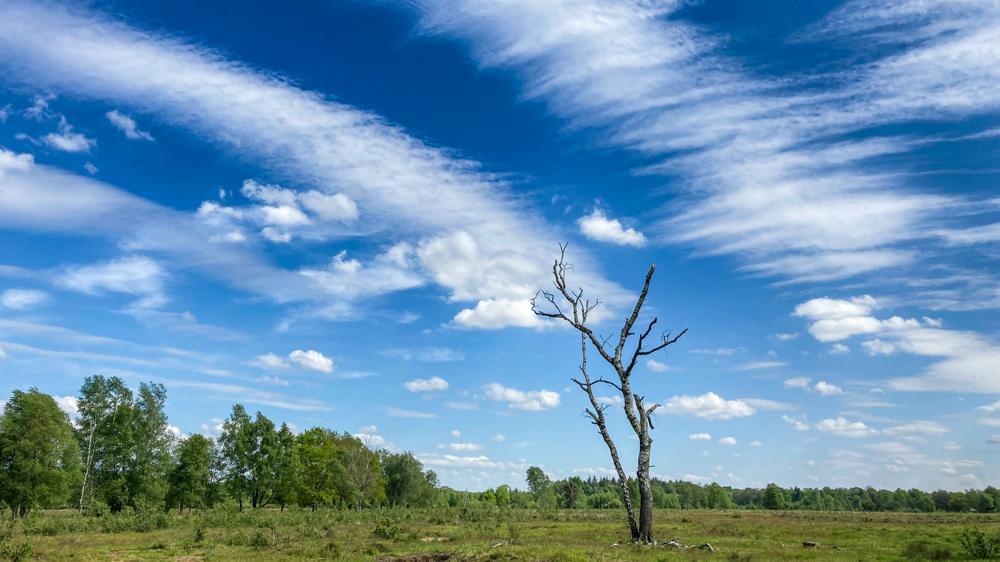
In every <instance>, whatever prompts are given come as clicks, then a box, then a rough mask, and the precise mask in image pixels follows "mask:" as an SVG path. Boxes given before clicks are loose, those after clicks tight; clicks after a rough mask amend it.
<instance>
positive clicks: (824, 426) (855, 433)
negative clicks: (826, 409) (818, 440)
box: [816, 416, 878, 437]
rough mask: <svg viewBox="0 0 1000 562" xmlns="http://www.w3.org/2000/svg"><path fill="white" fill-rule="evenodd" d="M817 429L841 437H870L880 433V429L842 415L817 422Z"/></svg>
mask: <svg viewBox="0 0 1000 562" xmlns="http://www.w3.org/2000/svg"><path fill="white" fill-rule="evenodd" d="M816 429H818V430H819V431H823V432H826V433H832V434H834V435H837V436H839V437H868V436H871V435H875V434H877V433H878V431H876V430H874V429H872V428H870V427H868V426H867V425H865V424H864V422H860V421H855V422H852V421H850V420H848V419H846V418H844V417H842V416H837V417H836V418H830V419H825V420H823V421H821V422H819V423H818V424H816Z"/></svg>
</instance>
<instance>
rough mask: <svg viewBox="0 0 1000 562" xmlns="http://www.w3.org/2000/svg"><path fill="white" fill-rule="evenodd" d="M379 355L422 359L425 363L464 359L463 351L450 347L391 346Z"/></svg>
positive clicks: (405, 359) (415, 359)
mask: <svg viewBox="0 0 1000 562" xmlns="http://www.w3.org/2000/svg"><path fill="white" fill-rule="evenodd" d="M381 355H384V356H386V357H394V358H397V359H402V360H404V361H423V362H426V363H448V362H452V361H461V360H463V359H465V354H464V353H462V352H461V351H459V350H457V349H452V348H450V347H424V348H419V349H404V348H392V349H386V350H384V351H382V352H381Z"/></svg>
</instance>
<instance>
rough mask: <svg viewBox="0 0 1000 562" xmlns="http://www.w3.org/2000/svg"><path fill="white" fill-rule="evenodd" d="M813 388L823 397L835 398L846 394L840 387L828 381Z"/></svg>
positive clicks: (821, 382) (820, 382)
mask: <svg viewBox="0 0 1000 562" xmlns="http://www.w3.org/2000/svg"><path fill="white" fill-rule="evenodd" d="M813 388H815V389H816V392H819V393H820V394H822V395H823V396H835V395H837V394H843V393H844V391H843V389H841V388H840V387H839V386H837V385H835V384H831V383H828V382H826V381H819V382H818V383H816V384H815V385H814V386H813Z"/></svg>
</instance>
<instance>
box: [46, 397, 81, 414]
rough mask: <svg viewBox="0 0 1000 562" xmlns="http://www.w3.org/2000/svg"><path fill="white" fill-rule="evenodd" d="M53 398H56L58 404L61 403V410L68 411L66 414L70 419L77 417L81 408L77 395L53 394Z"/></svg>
mask: <svg viewBox="0 0 1000 562" xmlns="http://www.w3.org/2000/svg"><path fill="white" fill-rule="evenodd" d="M52 399H53V400H55V401H56V404H58V405H59V409H60V410H62V411H63V412H66V415H67V416H69V417H70V419H75V418H76V416H77V414H78V413H79V412H80V409H79V407H78V405H77V402H76V396H56V395H53V396H52Z"/></svg>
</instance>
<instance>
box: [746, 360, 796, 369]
mask: <svg viewBox="0 0 1000 562" xmlns="http://www.w3.org/2000/svg"><path fill="white" fill-rule="evenodd" d="M785 365H788V363H786V362H784V361H752V362H750V363H743V364H742V365H737V366H736V367H735V370H736V371H757V370H760V369H774V368H777V367H784V366H785Z"/></svg>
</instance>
